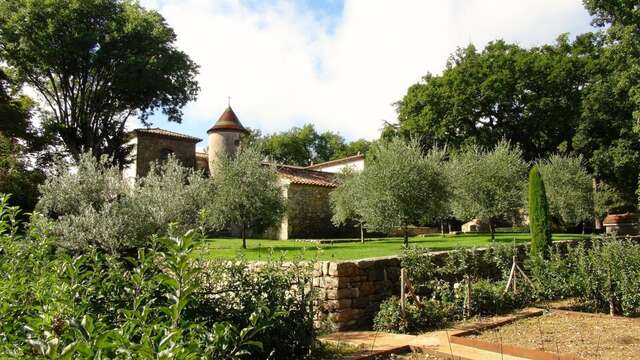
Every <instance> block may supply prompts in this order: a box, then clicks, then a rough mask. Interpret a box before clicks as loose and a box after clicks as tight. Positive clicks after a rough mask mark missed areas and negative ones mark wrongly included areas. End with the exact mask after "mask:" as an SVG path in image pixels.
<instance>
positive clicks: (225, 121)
mask: <svg viewBox="0 0 640 360" xmlns="http://www.w3.org/2000/svg"><path fill="white" fill-rule="evenodd" d="M215 131H239V132H243V133H247V132H248V131H247V129H245V128H244V126H242V123H240V120H238V117H237V116H236V113H234V112H233V109H232V108H231V106H229V107H227V109H226V110H225V111H224V112H223V113H222V115H220V118H219V119H218V121H216V123H215V125H213V127H212V128H211V129H209V130H207V134H208V133H210V132H215Z"/></svg>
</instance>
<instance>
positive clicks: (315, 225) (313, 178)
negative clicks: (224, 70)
mask: <svg viewBox="0 0 640 360" xmlns="http://www.w3.org/2000/svg"><path fill="white" fill-rule="evenodd" d="M247 133H248V131H247V130H246V129H245V128H244V126H242V123H241V122H240V120H239V119H238V117H237V116H236V114H235V113H234V111H233V109H231V107H228V108H227V109H226V110H225V111H224V112H223V113H222V115H221V116H220V118H219V119H218V121H216V123H215V124H214V125H213V126H212V127H211V128H210V129H209V130H208V131H207V135H208V139H209V147H208V149H207V151H206V152H200V151H196V144H197V143H198V142H200V141H202V140H201V139H199V138H196V137H193V136H189V135H184V134H180V133H176V132H172V131H167V130H163V129H159V128H153V129H136V130H133V131H132V132H131V134H130V136H131V139H130V141H129V144H130V145H132V146H133V150H132V153H131V156H132V158H133V161H132V163H131V165H130V166H129V167H128V168H127V169H125V176H128V177H130V178H135V177H140V176H145V175H146V174H147V173H148V172H149V164H150V163H151V162H153V161H157V160H162V159H166V158H167V157H169V156H170V155H173V156H175V157H176V158H177V159H179V160H180V161H181V162H182V164H183V165H184V166H188V167H193V168H196V169H199V170H202V171H204V172H205V173H207V174H211V173H213V172H214V171H215V164H216V161H217V159H219V157H220V156H222V155H223V154H225V155H228V154H235V153H236V152H237V151H238V150H239V149H240V148H241V147H242V139H243V136H244V135H246V134H247ZM345 167H351V168H353V169H354V170H355V171H361V170H362V169H363V168H364V155H361V154H358V155H354V156H350V157H347V158H344V159H338V160H333V161H328V162H325V163H320V164H314V165H311V166H307V167H301V166H291V165H276V169H277V171H278V174H279V177H280V184H281V186H282V194H283V196H284V197H285V199H286V200H287V213H286V216H285V217H284V218H283V220H282V223H281V224H280V225H279V226H278V227H277V228H276V229H272V230H270V231H268V232H267V233H266V234H264V236H266V237H271V238H275V239H281V240H286V239H313V238H333V237H343V236H355V234H353V232H354V230H355V229H350V228H337V227H335V226H334V225H333V224H332V222H331V216H332V212H331V206H330V203H329V193H330V192H331V191H332V190H333V189H334V188H335V187H336V186H337V184H336V181H335V174H336V173H337V172H339V171H340V170H341V169H343V168H345Z"/></svg>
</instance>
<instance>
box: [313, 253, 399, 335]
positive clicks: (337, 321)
mask: <svg viewBox="0 0 640 360" xmlns="http://www.w3.org/2000/svg"><path fill="white" fill-rule="evenodd" d="M313 286H314V288H315V289H316V291H317V295H318V300H317V305H318V310H319V314H320V315H319V319H318V320H319V321H320V322H321V323H325V324H327V323H328V324H330V325H331V327H332V328H333V329H335V330H347V329H353V328H359V327H366V326H368V325H370V324H371V321H372V319H373V317H374V316H375V314H376V312H377V311H378V308H379V306H380V303H381V302H382V301H384V299H386V298H387V297H389V296H391V295H393V294H397V293H399V291H400V259H399V258H398V257H389V258H379V259H371V260H357V261H340V262H333V261H322V262H319V263H317V264H316V266H315V270H314V278H313Z"/></svg>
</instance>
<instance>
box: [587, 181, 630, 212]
mask: <svg viewBox="0 0 640 360" xmlns="http://www.w3.org/2000/svg"><path fill="white" fill-rule="evenodd" d="M593 203H594V207H595V213H596V216H597V217H598V218H599V219H600V220H603V219H604V217H605V216H607V214H609V213H616V212H618V211H621V209H625V208H626V206H627V202H626V201H625V200H623V199H622V194H620V192H619V191H618V190H616V189H615V188H614V187H612V186H610V185H609V184H607V183H604V182H600V183H598V184H597V185H596V189H595V191H594V192H593Z"/></svg>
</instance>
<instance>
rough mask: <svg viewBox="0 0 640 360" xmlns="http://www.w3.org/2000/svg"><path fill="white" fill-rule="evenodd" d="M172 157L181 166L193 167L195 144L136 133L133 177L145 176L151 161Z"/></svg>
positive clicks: (150, 134) (178, 139)
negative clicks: (134, 171)
mask: <svg viewBox="0 0 640 360" xmlns="http://www.w3.org/2000/svg"><path fill="white" fill-rule="evenodd" d="M168 155H173V156H175V157H176V159H178V160H179V161H180V162H181V163H182V165H183V166H186V167H191V168H193V167H195V165H196V142H194V141H189V140H185V139H180V138H173V137H167V136H162V135H156V134H152V133H138V134H137V142H136V149H135V155H134V164H133V165H134V166H135V169H136V173H135V176H136V177H142V176H145V175H147V173H148V172H149V169H150V164H151V162H153V161H157V160H159V159H160V160H162V159H163V158H166V157H167V156H168Z"/></svg>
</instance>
